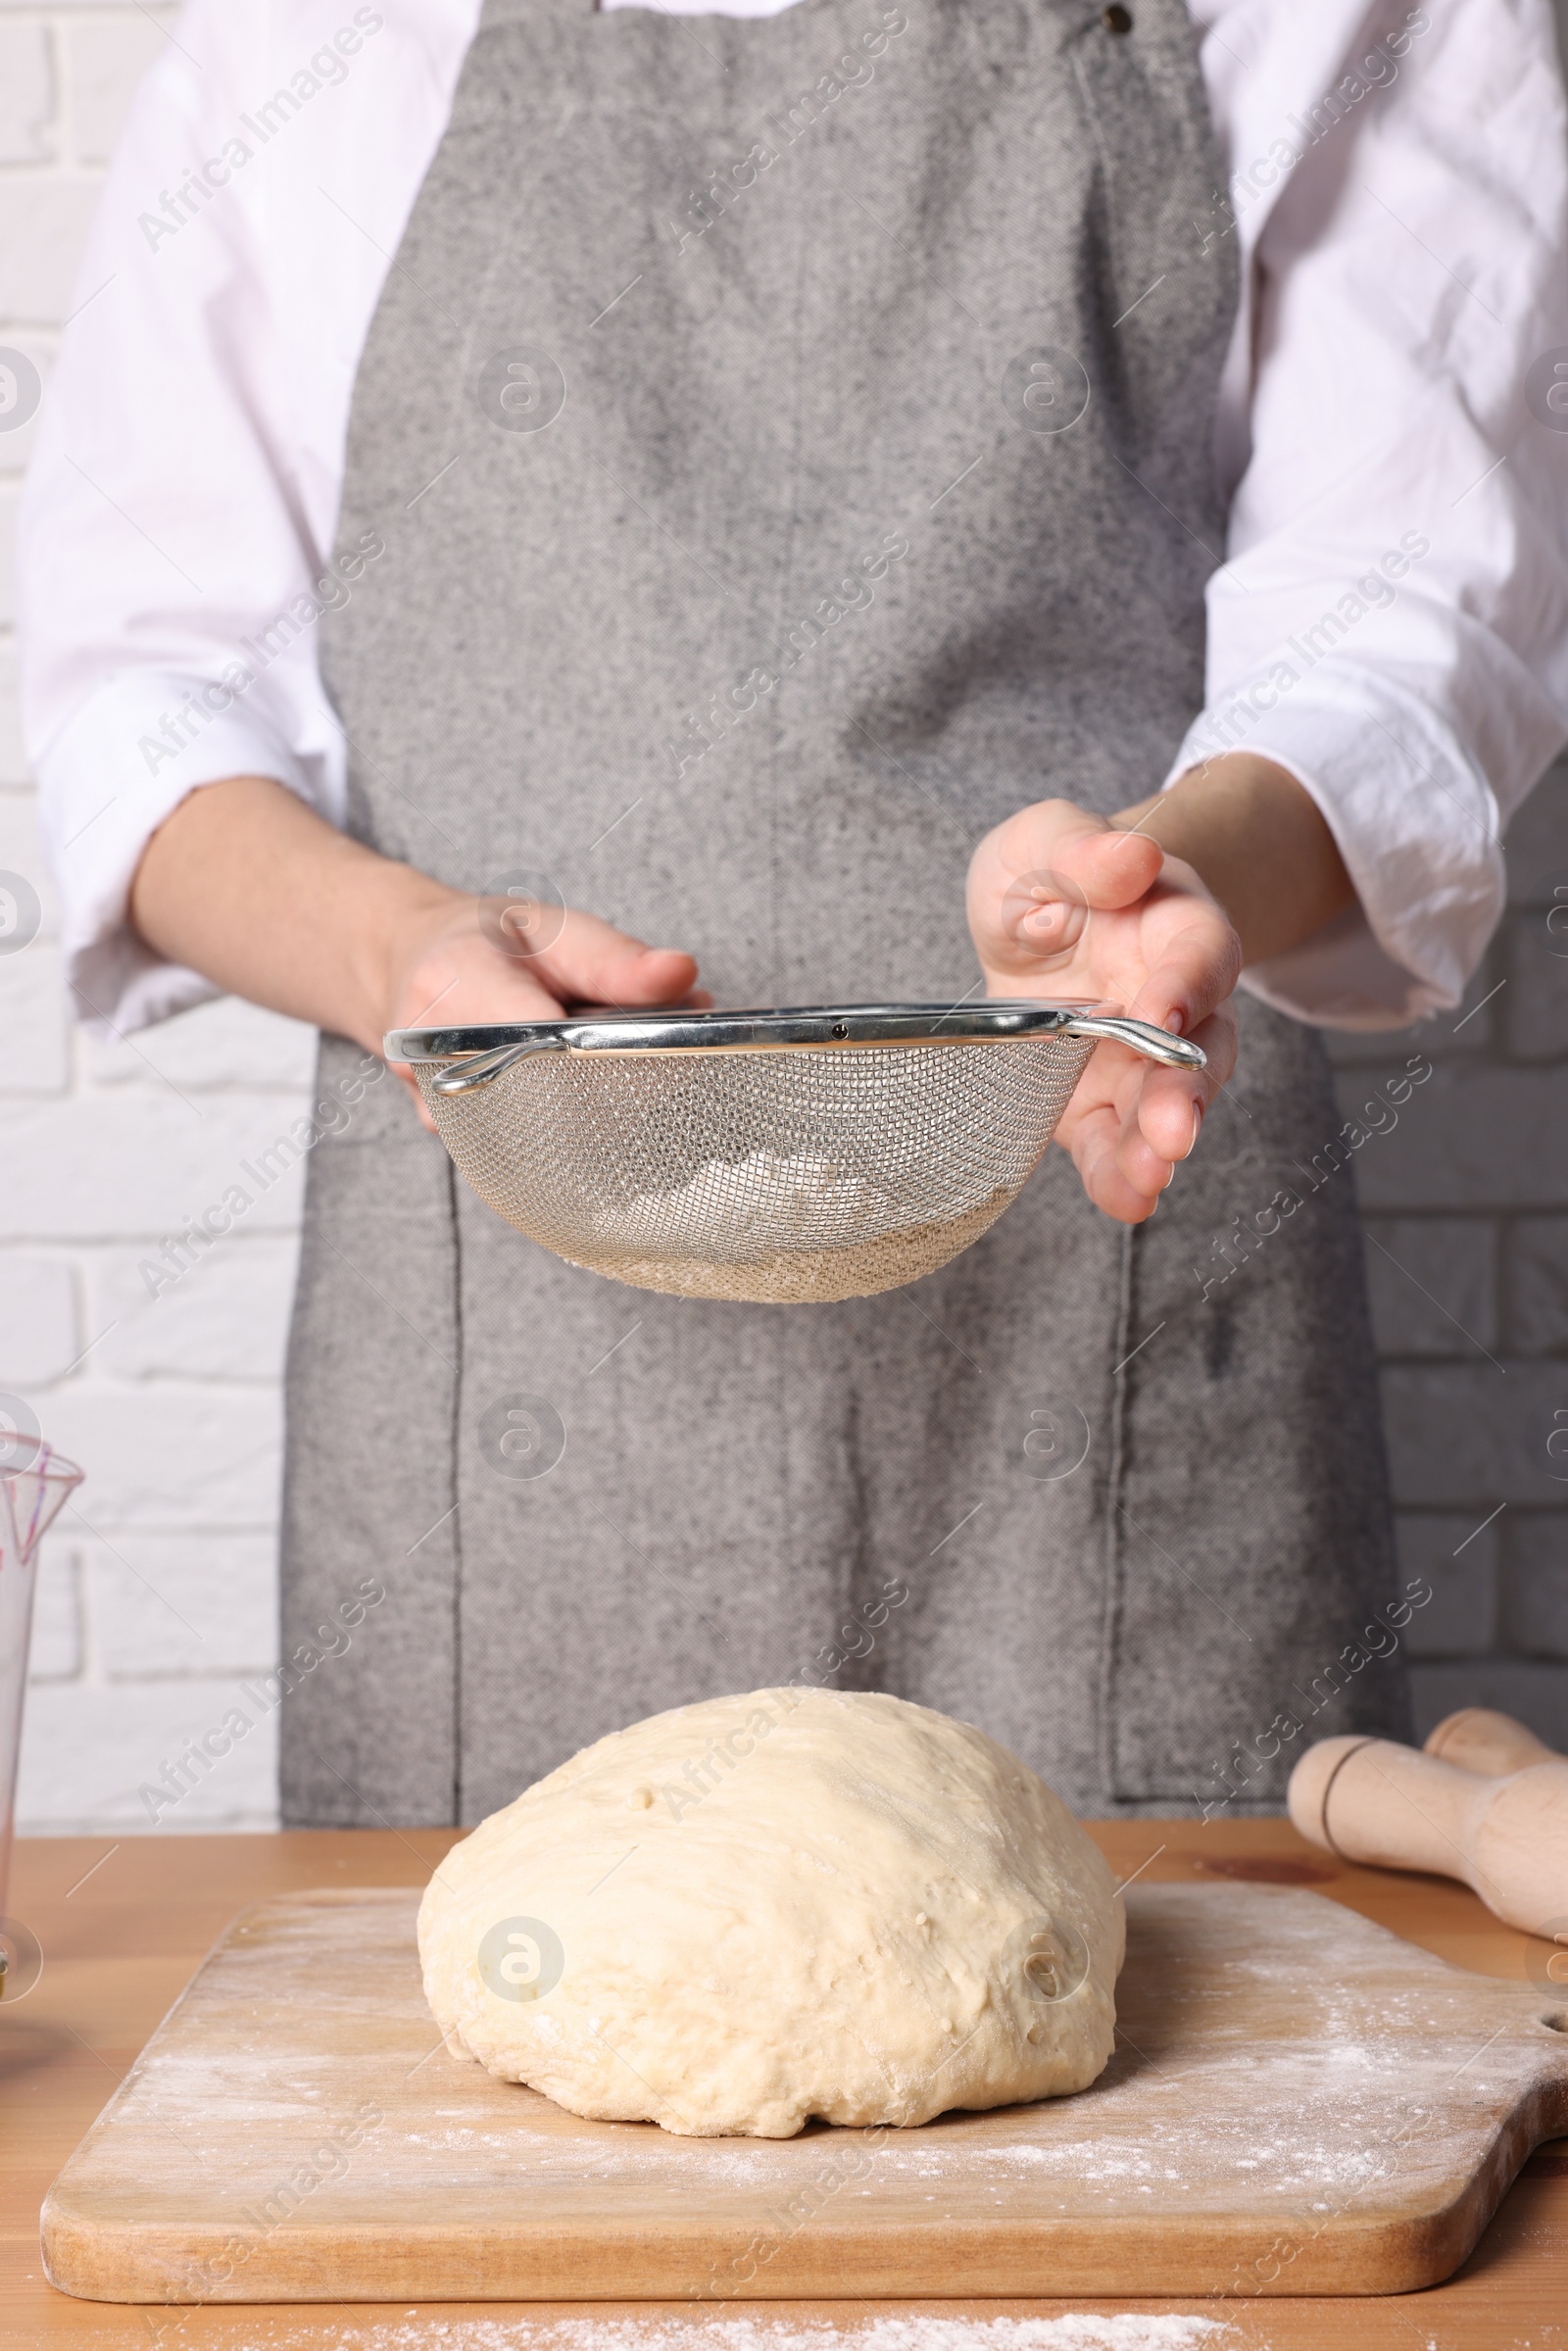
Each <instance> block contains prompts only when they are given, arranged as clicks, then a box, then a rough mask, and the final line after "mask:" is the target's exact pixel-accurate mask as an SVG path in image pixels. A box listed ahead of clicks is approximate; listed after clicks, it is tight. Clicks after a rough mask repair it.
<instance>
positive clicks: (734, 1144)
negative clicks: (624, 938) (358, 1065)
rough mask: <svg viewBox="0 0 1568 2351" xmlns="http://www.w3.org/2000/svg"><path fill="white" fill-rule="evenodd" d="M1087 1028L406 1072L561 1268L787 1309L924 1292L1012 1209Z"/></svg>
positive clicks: (486, 1194) (490, 1196) (469, 1176)
mask: <svg viewBox="0 0 1568 2351" xmlns="http://www.w3.org/2000/svg"><path fill="white" fill-rule="evenodd" d="M1094 1050H1095V1039H1094V1038H1093V1037H1076V1036H1067V1035H1036V1036H1029V1037H1018V1038H1006V1039H975V1040H965V1041H964V1042H962V1043H956V1042H953V1043H949V1042H929V1041H927V1042H921V1043H918V1044H899V1045H851V1046H794V1047H789V1048H785V1049H782V1050H773V1051H764V1052H749V1051H746V1050H742V1049H730V1050H725V1051H710V1052H693V1051H690V1050H676V1051H670V1052H659V1051H649V1050H642V1051H638V1052H633V1053H613V1052H591V1053H588V1052H574V1053H530V1054H529V1055H527V1056H526V1057H525V1058H524V1059H522V1060H520V1061H516V1062H515V1063H514V1064H513V1065H512V1066H511V1067H510V1068H509V1069H506V1070H504V1071H503V1072H502V1074H501V1075H500V1076H499V1077H496V1078H494V1079H492V1080H491V1081H490V1082H489V1083H488V1084H487V1085H484V1086H480V1087H476V1088H475V1089H474V1090H473V1091H472V1092H471V1093H466V1094H449V1095H442V1094H437V1093H436V1092H435V1080H436V1079H437V1078H439V1077H440V1076H441V1074H442V1072H443V1070H445V1069H448V1068H450V1067H451V1066H452V1058H451V1057H449V1058H447V1059H444V1060H443V1059H432V1060H428V1061H417V1062H416V1063H415V1064H414V1071H415V1076H416V1078H417V1082H418V1085H419V1090H420V1093H421V1094H422V1096H423V1098H424V1101H425V1103H426V1105H427V1106H428V1108H429V1111H430V1114H431V1116H432V1117H433V1118H434V1120H435V1123H436V1126H437V1129H438V1130H439V1132H440V1135H441V1139H442V1141H443V1142H444V1143H445V1145H446V1147H447V1149H448V1151H450V1152H451V1154H452V1157H453V1159H454V1161H455V1162H456V1164H457V1167H458V1169H459V1171H460V1172H461V1174H462V1175H463V1176H464V1177H465V1178H466V1181H467V1182H468V1183H469V1184H470V1185H471V1186H472V1188H473V1190H474V1191H475V1192H476V1193H477V1194H478V1196H479V1198H480V1199H481V1200H484V1201H485V1202H486V1204H487V1205H488V1206H490V1207H491V1208H494V1209H495V1210H496V1212H497V1213H498V1214H499V1215H501V1216H504V1217H505V1218H506V1219H507V1221H508V1223H509V1224H514V1225H515V1226H516V1227H517V1229H518V1230H519V1231H520V1232H523V1233H526V1234H528V1235H529V1236H530V1238H531V1239H533V1240H535V1241H538V1242H542V1243H543V1244H544V1246H545V1248H546V1249H554V1250H555V1251H556V1252H557V1254H558V1255H559V1256H563V1257H565V1258H567V1259H568V1260H569V1261H570V1262H571V1263H572V1264H573V1265H582V1266H586V1267H588V1268H589V1269H590V1270H591V1271H592V1272H594V1273H601V1274H608V1275H609V1276H610V1277H611V1278H612V1279H613V1280H614V1281H618V1282H626V1283H629V1284H630V1285H631V1286H632V1287H633V1288H634V1289H639V1290H663V1291H670V1292H673V1293H674V1294H675V1295H677V1296H679V1297H682V1298H735V1299H751V1300H756V1301H759V1302H761V1303H768V1304H776V1305H785V1304H800V1303H809V1302H811V1301H825V1300H827V1299H831V1298H865V1297H869V1296H871V1295H872V1294H873V1293H874V1292H876V1291H879V1290H891V1289H895V1288H897V1287H898V1286H899V1285H900V1284H902V1283H905V1282H913V1281H917V1280H918V1279H919V1278H920V1276H921V1275H922V1274H927V1273H932V1272H934V1271H935V1269H936V1268H937V1267H938V1266H939V1265H945V1264H946V1263H947V1262H948V1260H949V1259H950V1258H951V1257H956V1255H957V1254H958V1252H959V1251H960V1250H961V1249H967V1248H968V1247H969V1245H970V1243H971V1242H973V1241H978V1239H979V1238H980V1236H981V1234H982V1233H984V1232H985V1231H986V1229H987V1228H988V1226H990V1225H992V1224H994V1223H995V1222H996V1220H997V1218H998V1217H999V1216H1000V1215H1001V1214H1002V1212H1003V1210H1004V1209H1005V1207H1007V1206H1008V1205H1009V1203H1010V1202H1011V1201H1012V1200H1015V1199H1016V1197H1017V1195H1018V1193H1019V1192H1020V1191H1021V1190H1022V1188H1023V1186H1024V1184H1025V1183H1026V1182H1027V1181H1028V1178H1029V1175H1030V1173H1031V1171H1032V1170H1033V1168H1034V1167H1035V1165H1036V1164H1037V1162H1038V1161H1039V1158H1040V1155H1041V1153H1042V1152H1043V1151H1044V1150H1045V1148H1046V1146H1047V1144H1048V1143H1049V1142H1050V1140H1051V1137H1052V1134H1053V1132H1054V1128H1055V1125H1056V1121H1057V1119H1058V1118H1059V1117H1060V1116H1061V1113H1062V1111H1063V1110H1064V1109H1065V1107H1066V1105H1067V1102H1068V1099H1069V1097H1070V1096H1071V1094H1072V1091H1073V1088H1074V1087H1075V1086H1076V1085H1077V1083H1078V1079H1079V1077H1080V1075H1081V1074H1082V1071H1083V1068H1084V1065H1085V1063H1086V1062H1087V1061H1088V1059H1089V1056H1090V1054H1091V1053H1093V1052H1094Z"/></svg>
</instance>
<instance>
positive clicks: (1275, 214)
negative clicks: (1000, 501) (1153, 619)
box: [1166, 0, 1568, 1029]
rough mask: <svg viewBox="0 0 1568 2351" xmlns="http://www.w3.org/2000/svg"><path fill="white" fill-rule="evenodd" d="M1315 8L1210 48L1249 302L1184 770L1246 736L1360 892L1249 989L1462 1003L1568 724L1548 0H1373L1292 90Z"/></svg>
mask: <svg viewBox="0 0 1568 2351" xmlns="http://www.w3.org/2000/svg"><path fill="white" fill-rule="evenodd" d="M1312 14H1313V12H1309V11H1300V10H1296V11H1281V10H1279V9H1264V8H1260V7H1258V6H1256V5H1250V4H1249V0H1238V5H1236V6H1234V7H1229V8H1224V7H1221V8H1219V9H1218V11H1217V12H1216V17H1215V22H1214V24H1213V28H1212V32H1211V35H1210V38H1209V40H1207V41H1205V44H1204V65H1205V72H1206V73H1208V74H1209V76H1210V80H1211V85H1212V89H1213V95H1214V97H1215V114H1216V121H1217V122H1219V124H1220V127H1221V130H1222V134H1223V136H1224V138H1225V141H1226V144H1227V146H1228V149H1229V156H1228V160H1229V162H1230V165H1231V182H1230V185H1231V198H1232V206H1233V211H1234V215H1235V220H1236V223H1237V233H1238V235H1239V238H1240V240H1241V244H1242V259H1243V266H1244V273H1245V283H1246V300H1245V306H1244V315H1243V319H1242V322H1241V326H1240V328H1239V336H1238V347H1237V351H1236V352H1235V353H1233V360H1234V361H1235V363H1236V364H1235V365H1234V367H1233V369H1232V372H1231V379H1230V383H1229V386H1228V405H1229V414H1228V415H1224V414H1222V416H1221V419H1220V464H1221V470H1222V477H1223V475H1224V473H1225V470H1226V467H1227V466H1228V467H1229V472H1230V478H1231V479H1232V480H1234V482H1235V495H1234V500H1233V503H1232V508H1231V518H1230V528H1229V538H1228V544H1227V548H1226V550H1225V555H1226V560H1225V562H1224V563H1223V564H1222V565H1221V567H1220V568H1219V569H1218V570H1217V571H1216V572H1215V573H1214V575H1213V578H1212V580H1211V582H1210V586H1209V591H1208V632H1209V633H1208V658H1207V689H1206V705H1205V709H1204V710H1203V712H1202V714H1201V717H1200V718H1199V720H1198V721H1197V723H1196V724H1195V725H1194V727H1193V728H1192V730H1191V732H1190V733H1189V735H1188V737H1187V740H1186V741H1185V742H1184V744H1183V745H1182V748H1181V751H1180V754H1179V755H1178V758H1177V759H1176V760H1175V761H1174V762H1173V765H1172V768H1171V771H1170V775H1169V776H1168V777H1167V779H1166V781H1167V785H1174V784H1175V783H1176V782H1177V781H1178V779H1179V778H1180V776H1181V775H1182V774H1183V773H1185V772H1186V771H1187V770H1188V769H1189V768H1191V767H1193V766H1195V765H1197V764H1199V763H1201V761H1202V760H1203V759H1208V758H1211V757H1213V756H1215V755H1216V754H1219V753H1222V752H1225V751H1244V750H1245V751H1253V752H1257V753H1260V754H1262V755H1264V756H1266V757H1267V758H1269V759H1274V760H1275V761H1277V762H1278V763H1279V764H1280V765H1281V766H1283V767H1285V768H1287V769H1289V770H1290V771H1291V772H1292V773H1293V774H1294V775H1296V776H1297V777H1298V778H1299V781H1300V782H1301V783H1302V784H1303V785H1304V786H1305V788H1306V790H1307V791H1308V792H1310V793H1311V795H1312V797H1313V799H1314V800H1315V801H1316V803H1317V805H1318V807H1319V808H1321V810H1322V812H1323V815H1324V817H1325V819H1326V820H1327V822H1328V824H1329V826H1330V829H1331V830H1332V832H1333V834H1334V836H1335V839H1336V841H1337V843H1338V845H1339V848H1340V851H1341V854H1342V855H1343V857H1344V858H1345V862H1346V865H1347V867H1348V871H1349V874H1350V878H1351V880H1352V881H1353V882H1354V884H1355V887H1356V892H1357V897H1358V900H1359V905H1358V906H1357V907H1356V908H1355V909H1354V910H1353V911H1352V912H1350V913H1348V914H1347V915H1345V916H1343V917H1342V918H1341V919H1340V920H1339V921H1337V922H1335V923H1333V924H1331V925H1329V926H1328V927H1327V928H1326V929H1324V930H1323V931H1321V932H1320V933H1318V934H1317V936H1316V937H1314V938H1312V939H1309V940H1308V941H1306V942H1305V943H1304V944H1303V945H1301V946H1300V947H1299V948H1297V949H1295V950H1294V951H1293V952H1292V953H1291V954H1289V955H1280V956H1276V957H1274V958H1273V959H1272V960H1270V961H1268V962H1265V963H1259V964H1256V965H1254V966H1252V967H1251V968H1250V970H1249V972H1248V973H1247V975H1246V977H1245V980H1244V983H1243V984H1244V985H1245V986H1246V987H1248V988H1249V989H1250V990H1251V991H1252V992H1253V993H1254V994H1256V995H1258V996H1260V997H1262V998H1264V999H1265V1000H1266V1001H1267V1002H1269V1003H1271V1004H1276V1005H1278V1006H1279V1007H1280V1008H1282V1009H1283V1010H1286V1011H1288V1012H1292V1013H1294V1014H1296V1015H1297V1016H1299V1017H1300V1018H1303V1019H1308V1020H1314V1021H1318V1022H1322V1023H1324V1024H1326V1025H1331V1026H1337V1027H1346V1028H1365V1029H1373V1028H1386V1027H1394V1026H1397V1025H1399V1024H1401V1023H1403V1022H1406V1021H1408V1020H1411V1019H1414V1018H1416V1017H1417V1016H1418V1015H1420V1014H1421V1013H1423V1012H1428V1011H1432V1010H1436V1009H1440V1008H1445V1007H1449V1006H1452V1005H1453V1004H1456V1003H1457V1002H1458V1001H1459V997H1460V995H1461V992H1462V990H1463V988H1464V985H1465V982H1466V980H1467V979H1468V977H1469V975H1470V973H1471V972H1472V971H1473V970H1474V969H1475V967H1476V964H1477V962H1478V961H1479V959H1480V957H1481V955H1482V953H1483V952H1484V950H1485V948H1486V945H1487V942H1488V939H1489V938H1490V937H1491V934H1492V932H1493V930H1494V928H1495V924H1496V921H1497V919H1498V916H1499V914H1500V911H1501V907H1502V899H1503V868H1502V857H1501V850H1500V846H1499V835H1500V831H1501V828H1502V826H1503V825H1505V824H1506V822H1507V820H1508V818H1509V816H1510V815H1511V814H1512V812H1513V810H1514V809H1515V808H1517V807H1518V805H1519V803H1520V802H1521V801H1522V800H1523V799H1524V797H1525V795H1526V794H1527V793H1528V792H1529V790H1530V788H1531V786H1532V785H1533V784H1534V783H1535V781H1536V780H1537V778H1538V776H1539V775H1540V773H1541V771H1542V769H1543V768H1544V766H1545V765H1546V763H1547V762H1548V761H1549V760H1550V759H1551V758H1552V757H1553V755H1554V754H1555V753H1556V752H1557V751H1558V750H1559V749H1560V748H1561V746H1562V744H1563V742H1564V740H1565V737H1568V432H1564V431H1563V430H1561V429H1559V428H1558V424H1559V411H1558V410H1557V408H1556V406H1555V404H1554V402H1553V401H1552V400H1551V399H1550V398H1549V397H1548V395H1549V394H1550V390H1551V385H1552V382H1553V381H1554V377H1553V374H1552V368H1553V366H1554V364H1555V361H1556V359H1557V358H1559V357H1560V358H1561V359H1562V360H1563V361H1564V362H1565V363H1568V234H1565V225H1564V214H1565V181H1568V150H1565V135H1564V107H1563V98H1562V85H1561V77H1560V74H1559V72H1558V67H1557V61H1556V51H1555V43H1554V33H1553V27H1552V23H1551V19H1550V16H1549V14H1548V11H1547V8H1546V6H1545V4H1544V0H1465V5H1464V6H1463V7H1448V8H1446V9H1442V10H1438V9H1433V10H1431V11H1424V10H1419V9H1417V10H1405V9H1400V10H1397V11H1389V10H1382V11H1374V12H1372V14H1371V15H1370V16H1369V17H1368V19H1367V20H1366V22H1365V24H1363V26H1362V28H1361V30H1360V32H1359V35H1358V37H1357V39H1356V40H1355V42H1354V43H1353V45H1352V46H1351V48H1350V49H1349V50H1348V52H1345V53H1342V55H1341V56H1340V57H1339V58H1338V59H1337V60H1336V61H1335V64H1334V66H1333V68H1332V69H1331V70H1330V71H1329V72H1327V73H1323V76H1322V79H1321V81H1320V82H1319V83H1318V84H1317V86H1316V87H1315V88H1314V89H1313V90H1312V92H1311V94H1310V96H1308V97H1307V98H1305V99H1304V100H1303V99H1301V98H1296V99H1292V98H1291V97H1290V95H1289V93H1290V90H1291V88H1292V86H1293V69H1292V64H1291V59H1290V56H1289V54H1288V51H1289V47H1290V44H1291V43H1292V42H1293V41H1299V40H1301V39H1302V38H1303V37H1305V36H1304V34H1303V31H1302V28H1301V27H1300V26H1299V24H1298V25H1295V26H1293V24H1292V19H1293V18H1295V19H1304V18H1309V17H1310V16H1311V15H1312ZM1214 34H1223V36H1224V47H1223V48H1222V49H1217V48H1215V47H1214V45H1213V35H1214ZM1318 37H1319V38H1321V25H1319V27H1318ZM1319 71H1320V72H1321V66H1320V68H1319ZM1295 86H1296V87H1297V88H1298V89H1299V88H1301V87H1302V73H1301V72H1299V71H1298V72H1296V73H1295ZM1559 347H1564V348H1560V349H1559ZM1563 380H1564V381H1565V382H1568V367H1565V369H1564V378H1563ZM1562 397H1563V399H1564V401H1565V402H1568V393H1564V394H1563V395H1562ZM1560 421H1561V423H1562V424H1564V425H1568V407H1565V408H1564V410H1563V411H1562V412H1560Z"/></svg>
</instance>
